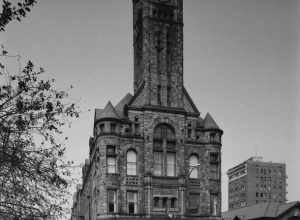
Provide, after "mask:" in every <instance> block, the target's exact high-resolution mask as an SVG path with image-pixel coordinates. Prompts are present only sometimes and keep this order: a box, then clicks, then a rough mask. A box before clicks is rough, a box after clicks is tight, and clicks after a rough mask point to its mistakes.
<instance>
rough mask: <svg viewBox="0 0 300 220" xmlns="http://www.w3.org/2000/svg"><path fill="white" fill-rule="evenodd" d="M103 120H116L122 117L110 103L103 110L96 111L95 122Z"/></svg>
mask: <svg viewBox="0 0 300 220" xmlns="http://www.w3.org/2000/svg"><path fill="white" fill-rule="evenodd" d="M102 118H116V119H119V118H120V116H119V115H118V113H117V111H116V110H115V108H114V106H113V105H112V104H111V102H110V101H109V102H108V103H107V105H106V106H105V108H104V109H103V110H100V109H96V110H95V121H96V120H99V119H102Z"/></svg>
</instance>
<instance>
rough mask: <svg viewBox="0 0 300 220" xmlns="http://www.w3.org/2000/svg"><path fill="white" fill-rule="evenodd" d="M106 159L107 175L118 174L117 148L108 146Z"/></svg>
mask: <svg viewBox="0 0 300 220" xmlns="http://www.w3.org/2000/svg"><path fill="white" fill-rule="evenodd" d="M106 158H107V173H117V162H116V147H115V146H113V145H107V147H106Z"/></svg>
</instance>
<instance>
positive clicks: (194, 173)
mask: <svg viewBox="0 0 300 220" xmlns="http://www.w3.org/2000/svg"><path fill="white" fill-rule="evenodd" d="M189 172H190V178H194V179H195V178H198V177H199V175H198V156H197V155H191V156H190V158H189Z"/></svg>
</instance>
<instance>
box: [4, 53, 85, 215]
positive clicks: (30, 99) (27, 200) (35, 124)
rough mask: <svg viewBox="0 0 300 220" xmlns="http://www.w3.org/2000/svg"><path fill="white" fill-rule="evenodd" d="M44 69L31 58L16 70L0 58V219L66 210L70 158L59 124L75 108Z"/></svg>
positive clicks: (74, 110) (73, 116) (5, 54)
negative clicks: (11, 68)
mask: <svg viewBox="0 0 300 220" xmlns="http://www.w3.org/2000/svg"><path fill="white" fill-rule="evenodd" d="M0 55H1V56H2V57H7V56H8V53H7V52H6V51H5V50H4V49H2V52H1V53H0ZM43 73H44V70H43V69H42V68H39V69H37V68H36V67H35V66H34V64H33V63H32V62H31V61H28V62H27V64H26V65H25V67H24V68H23V69H22V71H21V72H20V73H9V72H8V71H7V66H6V65H5V64H4V63H3V62H2V63H0V219H1V220H2V219H27V218H28V217H31V218H37V219H47V218H49V217H50V216H51V217H53V216H56V218H58V217H61V216H63V215H64V214H65V211H66V210H65V209H64V204H66V199H67V197H66V195H67V194H68V186H69V185H70V184H71V178H70V169H69V168H70V166H71V165H72V163H71V162H68V161H66V160H65V158H64V152H65V146H64V144H63V141H61V137H62V135H63V134H62V129H63V127H64V126H65V125H66V123H68V122H69V120H70V119H72V118H77V117H78V116H79V113H78V110H77V108H76V106H75V104H74V103H68V102H67V96H68V94H67V92H65V91H59V90H57V89H56V88H55V84H54V83H55V81H54V80H53V79H51V80H45V79H43V78H42V77H43ZM1 217H2V218H1Z"/></svg>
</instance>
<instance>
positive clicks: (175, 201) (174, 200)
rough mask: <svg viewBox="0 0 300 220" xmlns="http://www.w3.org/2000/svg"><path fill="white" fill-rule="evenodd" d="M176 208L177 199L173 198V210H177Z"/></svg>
mask: <svg viewBox="0 0 300 220" xmlns="http://www.w3.org/2000/svg"><path fill="white" fill-rule="evenodd" d="M176 207H177V199H176V198H171V208H176Z"/></svg>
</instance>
